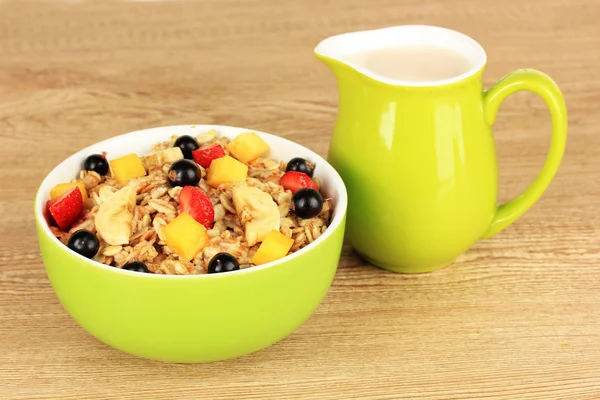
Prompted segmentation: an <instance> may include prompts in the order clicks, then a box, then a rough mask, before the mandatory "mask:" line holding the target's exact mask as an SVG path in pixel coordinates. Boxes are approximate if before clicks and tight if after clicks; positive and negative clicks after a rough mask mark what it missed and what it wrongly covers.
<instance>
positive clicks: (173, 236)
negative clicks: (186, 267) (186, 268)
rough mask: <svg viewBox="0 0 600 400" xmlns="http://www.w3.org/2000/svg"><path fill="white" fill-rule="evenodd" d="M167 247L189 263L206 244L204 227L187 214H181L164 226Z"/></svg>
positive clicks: (206, 237)
mask: <svg viewBox="0 0 600 400" xmlns="http://www.w3.org/2000/svg"><path fill="white" fill-rule="evenodd" d="M165 236H166V239H167V246H169V248H170V249H171V250H173V251H174V252H175V253H176V254H177V255H178V256H179V257H181V258H182V259H184V260H186V261H190V260H191V259H192V258H194V257H195V256H196V254H198V252H199V251H200V250H202V249H203V248H204V246H206V245H207V244H208V235H207V234H206V229H205V228H204V226H203V225H202V224H201V223H199V222H198V221H196V220H195V219H194V217H192V216H191V215H190V214H188V213H185V212H184V213H181V214H179V216H177V218H175V219H174V220H173V221H171V222H169V224H168V225H167V226H165Z"/></svg>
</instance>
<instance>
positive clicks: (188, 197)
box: [179, 186, 215, 229]
mask: <svg viewBox="0 0 600 400" xmlns="http://www.w3.org/2000/svg"><path fill="white" fill-rule="evenodd" d="M179 210H180V211H181V212H185V213H188V214H190V215H191V216H192V218H194V219H195V220H196V221H198V222H200V223H201V224H202V225H204V227H205V228H206V229H212V225H213V222H214V220H215V209H214V208H213V205H212V203H211V201H210V198H209V197H208V196H207V195H206V193H204V192H203V191H202V190H201V189H199V188H197V187H194V186H185V187H184V188H183V189H181V192H179Z"/></svg>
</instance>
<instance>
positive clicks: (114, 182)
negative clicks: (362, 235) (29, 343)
mask: <svg viewBox="0 0 600 400" xmlns="http://www.w3.org/2000/svg"><path fill="white" fill-rule="evenodd" d="M346 206H347V195H346V190H345V187H344V184H343V182H342V179H341V178H340V176H339V175H338V174H337V172H336V171H335V170H334V169H333V167H331V165H329V164H328V163H327V162H326V161H325V160H324V159H323V158H321V157H320V156H319V155H317V154H316V153H314V152H312V151H311V150H309V149H307V148H305V147H302V146H300V145H298V144H296V143H294V142H291V141H289V140H286V139H283V138H281V137H278V136H274V135H270V134H267V133H262V132H258V131H254V130H248V129H242V128H235V127H228V126H214V125H186V126H169V127H159V128H151V129H146V130H141V131H136V132H131V133H128V134H125V135H120V136H117V137H114V138H111V139H108V140H105V141H102V142H100V143H97V144H94V145H92V146H89V147H87V148H86V149H83V150H81V151H80V152H78V153H76V154H74V155H72V156H71V157H69V158H67V159H66V160H65V161H63V162H62V163H60V164H59V165H58V166H56V167H55V168H54V169H53V170H52V171H51V172H50V174H49V175H48V176H47V177H46V178H45V179H44V180H43V182H42V183H41V185H40V187H39V189H38V193H37V196H36V201H35V217H36V225H37V233H38V241H39V245H40V250H41V254H42V259H43V262H44V265H45V267H46V272H47V275H48V278H49V280H50V283H51V284H52V287H53V289H54V291H55V293H56V295H57V297H58V299H59V300H60V302H61V304H62V305H63V307H64V308H65V310H66V311H67V312H68V313H69V314H70V315H71V316H72V317H73V318H74V319H75V321H77V322H78V323H79V325H81V326H82V327H83V328H84V329H85V330H86V331H87V332H89V333H90V334H91V335H93V336H95V337H96V338H97V339H99V340H100V341H102V342H104V343H106V344H108V345H109V346H112V347H114V348H116V349H119V350H122V351H125V352H127V353H130V354H133V355H136V356H140V357H144V358H149V359H155V360H162V361H171V362H210V361H217V360H223V359H228V358H234V357H239V356H242V355H245V354H249V353H252V352H255V351H258V350H261V349H264V348H266V347H268V346H270V345H272V344H274V343H276V342H277V341H279V340H281V339H283V338H284V337H286V336H287V335H289V334H290V333H291V332H293V331H294V330H295V329H296V328H298V327H299V326H300V325H301V324H302V323H304V321H306V320H307V319H308V318H309V317H310V315H311V314H312V313H313V312H314V310H315V309H316V308H317V306H318V305H319V304H320V303H321V301H322V299H323V298H324V296H325V294H326V292H327V290H328V289H329V286H330V285H331V282H332V280H333V276H334V274H335V271H336V269H337V265H338V261H339V257H340V253H341V247H342V242H343V235H344V227H345V217H346Z"/></svg>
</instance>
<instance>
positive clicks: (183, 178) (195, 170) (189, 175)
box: [167, 159, 200, 187]
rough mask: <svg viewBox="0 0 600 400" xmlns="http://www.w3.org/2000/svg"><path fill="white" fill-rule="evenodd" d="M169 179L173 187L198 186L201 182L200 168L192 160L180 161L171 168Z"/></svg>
mask: <svg viewBox="0 0 600 400" xmlns="http://www.w3.org/2000/svg"><path fill="white" fill-rule="evenodd" d="M167 178H168V179H169V183H170V184H171V186H173V187H175V186H196V185H197V184H198V182H200V168H199V167H198V165H196V163H195V162H193V161H192V160H188V159H183V160H178V161H175V162H174V163H173V165H171V168H169V173H168V174H167Z"/></svg>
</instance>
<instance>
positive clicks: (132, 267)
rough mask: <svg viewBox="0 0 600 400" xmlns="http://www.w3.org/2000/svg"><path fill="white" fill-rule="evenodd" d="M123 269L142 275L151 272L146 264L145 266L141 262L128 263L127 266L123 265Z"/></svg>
mask: <svg viewBox="0 0 600 400" xmlns="http://www.w3.org/2000/svg"><path fill="white" fill-rule="evenodd" d="M123 269H126V270H128V271H133V272H142V273H148V272H150V271H148V267H146V264H144V263H143V262H141V261H132V262H128V263H127V264H125V265H123Z"/></svg>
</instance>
